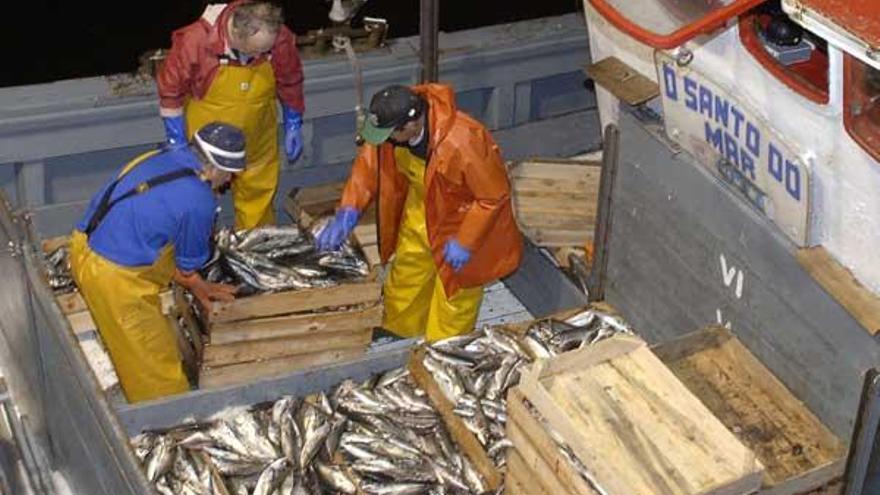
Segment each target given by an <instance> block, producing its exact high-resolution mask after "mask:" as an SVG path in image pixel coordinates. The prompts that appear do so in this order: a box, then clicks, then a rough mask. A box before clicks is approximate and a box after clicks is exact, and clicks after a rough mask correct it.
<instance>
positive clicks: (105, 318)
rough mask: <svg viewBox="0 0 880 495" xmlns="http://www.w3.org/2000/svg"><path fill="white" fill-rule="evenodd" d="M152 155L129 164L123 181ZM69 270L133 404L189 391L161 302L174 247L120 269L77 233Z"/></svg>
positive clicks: (72, 241) (170, 273)
mask: <svg viewBox="0 0 880 495" xmlns="http://www.w3.org/2000/svg"><path fill="white" fill-rule="evenodd" d="M153 154H155V152H152V153H147V154H145V155H142V156H140V157H138V158H136V159H135V160H133V161H132V162H130V163H129V164H128V165H127V166H126V167H125V168H124V169H123V171H122V173H121V174H120V177H121V176H122V175H125V174H126V173H127V172H128V171H129V170H131V169H132V168H134V166H135V165H137V164H138V163H140V162H141V161H143V160H145V159H146V158H148V157H149V156H152V155H153ZM70 268H71V274H72V275H73V278H74V280H75V281H76V285H77V287H79V290H80V293H81V294H82V296H83V299H85V301H86V305H88V308H89V311H90V312H91V313H92V318H94V320H95V325H96V326H97V327H98V333H100V334H101V339H102V340H103V341H104V344H105V345H106V346H107V351H108V352H109V353H110V358H111V359H112V360H113V364H114V366H115V367H116V374H117V376H119V383H120V384H121V385H122V390H123V392H124V393H125V397H126V398H127V399H128V401H129V402H137V401H142V400H147V399H154V398H157V397H162V396H166V395H171V394H177V393H181V392H185V391H187V390H189V389H190V386H189V381H188V380H187V378H186V376H185V375H184V372H183V364H182V363H181V357H180V350H179V349H178V347H177V340H176V338H175V335H174V330H173V329H172V328H171V325H170V324H169V323H168V320H167V319H166V318H165V316H164V315H163V314H162V305H161V303H160V300H159V292H160V291H162V290H163V289H165V288H166V287H168V284H169V283H170V282H171V279H172V277H173V275H174V270H175V263H174V249H173V247H172V246H171V245H168V246H165V248H164V249H162V252H161V253H160V254H159V257H158V258H156V261H155V262H154V263H153V264H152V265H150V266H143V267H126V266H120V265H117V264H116V263H113V262H112V261H109V260H107V259H106V258H104V257H102V256H101V255H99V254H97V253H95V252H94V251H92V249H91V248H90V247H89V244H88V237H86V235H85V234H84V233H82V232H80V231H78V230H75V231H74V232H73V234H72V235H71V237H70Z"/></svg>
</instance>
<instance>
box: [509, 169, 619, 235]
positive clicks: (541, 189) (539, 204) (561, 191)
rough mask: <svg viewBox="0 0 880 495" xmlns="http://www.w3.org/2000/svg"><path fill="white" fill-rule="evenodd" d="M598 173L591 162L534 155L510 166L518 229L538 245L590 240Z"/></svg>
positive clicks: (595, 206)
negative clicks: (532, 157) (540, 157)
mask: <svg viewBox="0 0 880 495" xmlns="http://www.w3.org/2000/svg"><path fill="white" fill-rule="evenodd" d="M601 173H602V168H601V165H600V163H599V162H595V161H583V160H563V159H539V158H535V159H532V160H526V161H521V162H516V163H512V164H510V165H509V174H510V180H511V186H512V188H513V207H514V211H515V214H516V219H517V223H518V224H519V227H520V230H522V232H523V233H524V234H525V235H526V236H527V237H529V238H530V239H531V240H532V241H533V242H534V243H535V244H537V245H539V246H545V247H550V248H555V247H563V246H574V247H578V248H584V247H585V246H587V245H588V244H592V241H593V231H594V229H595V224H596V210H597V208H598V202H599V178H600V176H601Z"/></svg>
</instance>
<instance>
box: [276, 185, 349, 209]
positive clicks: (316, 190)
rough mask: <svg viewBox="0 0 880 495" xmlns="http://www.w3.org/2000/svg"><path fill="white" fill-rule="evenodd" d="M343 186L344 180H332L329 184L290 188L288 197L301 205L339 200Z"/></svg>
mask: <svg viewBox="0 0 880 495" xmlns="http://www.w3.org/2000/svg"><path fill="white" fill-rule="evenodd" d="M344 188H345V182H344V181H341V182H332V183H329V184H321V185H318V186H311V187H303V188H299V189H296V190H292V191H291V194H290V197H291V198H293V200H294V201H295V202H296V203H297V204H299V205H301V206H305V205H313V204H315V203H322V202H326V201H328V200H330V201H339V198H341V197H342V190H343V189H344Z"/></svg>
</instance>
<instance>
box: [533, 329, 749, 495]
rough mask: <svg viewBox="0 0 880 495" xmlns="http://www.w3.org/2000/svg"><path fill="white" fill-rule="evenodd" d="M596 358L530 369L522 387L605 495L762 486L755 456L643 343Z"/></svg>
mask: <svg viewBox="0 0 880 495" xmlns="http://www.w3.org/2000/svg"><path fill="white" fill-rule="evenodd" d="M627 337H629V336H627ZM630 338H632V337H630ZM605 342H607V341H605ZM599 352H600V353H601V352H603V350H602V349H599ZM604 352H608V351H607V350H604ZM597 362H598V363H599V364H594V365H591V366H586V365H585V366H580V367H578V366H577V365H576V364H575V363H569V365H568V366H560V367H559V368H560V369H561V370H567V371H560V372H557V373H547V372H546V371H545V372H543V373H541V372H540V371H537V372H532V373H527V374H526V375H525V376H524V377H523V380H522V382H521V385H520V386H521V387H522V391H523V392H524V393H525V395H526V397H527V398H528V400H529V401H530V402H531V403H532V404H533V405H534V406H535V408H536V409H537V410H538V411H539V412H540V414H541V415H542V416H544V418H546V420H547V422H548V424H549V427H550V428H552V429H553V430H555V431H557V432H558V433H559V434H560V435H561V436H562V438H564V439H565V440H566V442H567V443H568V444H569V446H570V447H571V448H572V449H573V450H574V452H575V453H576V454H577V455H578V457H579V458H580V459H581V461H582V462H583V463H584V465H585V466H588V467H589V469H590V470H591V471H592V473H593V475H594V477H595V479H596V481H597V483H598V485H599V486H600V487H602V488H603V489H605V490H606V491H607V493H609V494H610V495H617V494H620V495H623V494H632V493H663V494H668V495H676V494H681V495H684V494H688V495H690V494H703V495H708V494H712V495H722V494H723V495H734V494H736V495H742V494H745V493H751V492H753V491H755V490H757V489H758V488H759V487H760V483H761V476H762V468H761V466H760V463H758V462H757V460H756V459H755V456H754V454H753V453H752V452H750V451H749V450H748V449H747V448H746V447H745V446H743V445H742V444H741V443H740V442H739V441H738V440H737V439H736V438H735V437H734V436H733V435H732V434H731V433H730V432H729V431H728V430H727V429H726V427H724V425H722V424H721V423H720V422H719V421H718V420H717V419H716V418H715V417H714V416H713V415H712V414H711V413H710V412H709V410H708V409H706V407H705V406H704V405H703V404H702V403H700V401H699V400H698V399H697V398H696V397H694V396H693V395H692V394H691V393H690V392H689V391H688V390H687V389H686V388H685V387H684V386H683V385H682V384H681V383H680V382H678V380H677V379H676V378H675V376H674V375H673V374H672V372H671V371H669V370H668V369H667V368H666V367H665V366H664V365H663V364H662V363H661V362H660V361H659V359H657V357H656V356H654V355H653V354H652V353H651V352H650V350H648V348H647V347H646V346H645V345H640V346H634V349H633V350H632V351H630V352H627V353H622V354H618V355H617V357H614V358H613V359H610V360H609V359H598V360H597ZM545 368H547V370H551V368H549V365H547V366H545ZM538 376H541V377H544V378H542V379H541V380H538V379H537V377H538ZM710 452H711V453H712V455H707V453H710Z"/></svg>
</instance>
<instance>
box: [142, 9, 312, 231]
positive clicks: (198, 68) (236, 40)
mask: <svg viewBox="0 0 880 495" xmlns="http://www.w3.org/2000/svg"><path fill="white" fill-rule="evenodd" d="M283 21H284V17H283V15H282V12H281V7H279V6H278V5H277V4H276V3H273V2H270V1H261V0H238V1H235V2H231V3H229V4H211V5H208V7H207V8H206V9H205V12H204V13H203V14H202V17H201V18H200V19H199V20H198V21H196V22H194V23H192V24H190V25H188V26H186V27H184V28H182V29H179V30H177V31H175V32H174V34H173V36H172V42H173V43H172V47H171V51H170V52H169V54H168V57H167V58H166V60H165V62H164V64H163V67H162V70H161V71H160V73H159V75H158V77H157V82H158V89H159V98H160V101H159V107H160V108H159V110H160V114H161V116H162V119H163V121H164V124H165V133H166V137H167V140H168V143H169V144H171V145H181V146H183V145H186V143H187V142H188V140H189V138H191V137H192V133H193V132H194V131H195V130H196V129H198V128H200V127H201V126H202V125H204V124H206V123H208V122H211V121H221V122H225V123H228V124H231V125H234V126H236V127H238V128H240V129H242V130H243V131H244V133H245V136H246V139H247V156H248V167H247V170H246V171H245V172H244V173H243V174H241V176H239V177H238V178H236V180H235V181H233V185H232V198H233V203H234V205H235V225H236V228H253V227H256V226H259V225H264V224H271V223H274V222H275V210H274V207H273V200H274V197H275V192H276V189H277V187H278V174H279V170H280V164H279V143H278V132H277V126H278V115H277V108H276V107H277V105H276V104H275V100H276V98H277V99H278V100H280V101H281V108H282V116H283V118H282V121H283V126H284V149H285V152H286V154H287V159H288V161H289V162H290V163H293V162H295V161H296V160H297V159H298V158H299V156H300V154H301V153H302V149H303V137H302V130H301V128H302V114H303V111H304V105H303V71H302V63H301V62H300V58H299V53H298V52H297V49H296V40H295V37H294V35H293V33H291V32H290V30H288V29H287V28H286V27H285V26H284V22H283Z"/></svg>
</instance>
